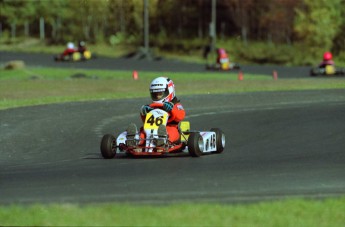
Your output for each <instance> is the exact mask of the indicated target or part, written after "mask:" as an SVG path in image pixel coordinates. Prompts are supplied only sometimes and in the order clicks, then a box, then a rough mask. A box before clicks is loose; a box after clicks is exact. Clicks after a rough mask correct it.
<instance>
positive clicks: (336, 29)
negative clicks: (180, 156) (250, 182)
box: [0, 0, 345, 58]
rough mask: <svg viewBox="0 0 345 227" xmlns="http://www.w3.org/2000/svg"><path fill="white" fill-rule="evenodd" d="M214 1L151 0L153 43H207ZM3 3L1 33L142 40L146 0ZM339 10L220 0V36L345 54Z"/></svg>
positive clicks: (308, 1)
mask: <svg viewBox="0 0 345 227" xmlns="http://www.w3.org/2000/svg"><path fill="white" fill-rule="evenodd" d="M211 1H212V0H149V7H150V8H149V12H150V14H149V15H150V43H151V44H150V46H158V47H159V48H162V49H166V50H170V49H193V48H200V46H202V45H204V44H205V43H207V39H208V38H209V28H210V22H211ZM0 9H1V10H0V19H1V22H0V38H2V39H4V38H7V39H10V40H11V39H12V40H13V39H14V38H16V37H23V36H24V37H36V38H42V39H44V40H45V41H46V42H47V43H65V42H67V41H77V40H86V41H88V42H89V43H100V42H102V43H109V44H112V45H115V44H119V43H127V44H134V45H142V42H143V38H142V36H143V0H73V1H70V0H51V1H46V0H0ZM344 18H345V0H332V1H326V0H260V1H255V0H217V24H216V31H217V40H219V41H220V42H221V41H222V40H229V39H236V40H238V41H241V43H242V44H241V45H244V46H247V45H250V44H251V43H253V42H264V43H266V44H267V45H275V46H277V45H300V46H303V48H304V49H305V50H306V51H308V52H310V53H311V54H313V55H316V54H319V52H320V51H326V50H332V51H334V53H335V54H338V55H344V58H345V54H344V46H345V38H344V35H345V19H344ZM42 30H44V32H43V33H42ZM42 34H43V35H42ZM184 43H188V44H186V45H187V46H186V45H185V44H184Z"/></svg>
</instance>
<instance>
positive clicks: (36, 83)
mask: <svg viewBox="0 0 345 227" xmlns="http://www.w3.org/2000/svg"><path fill="white" fill-rule="evenodd" d="M157 75H167V76H169V77H170V78H171V79H173V81H174V83H175V86H176V92H177V94H178V95H189V94H219V93H238V92H257V91H282V90H285V91H290V90H310V89H340V88H345V83H344V78H305V79H278V80H273V79H272V77H271V76H270V75H269V76H268V75H250V74H246V75H245V76H244V80H243V81H239V80H238V79H237V74H236V73H214V72H213V73H209V72H207V73H176V72H166V73H155V72H139V80H133V78H132V73H131V72H130V71H111V70H82V69H58V68H29V69H18V70H11V71H9V70H0V109H6V108H13V107H20V106H31V105H41V104H50V103H61V102H71V101H89V100H104V99H118V98H137V97H148V95H149V94H148V86H149V83H150V82H151V80H152V79H153V78H155V77H157Z"/></svg>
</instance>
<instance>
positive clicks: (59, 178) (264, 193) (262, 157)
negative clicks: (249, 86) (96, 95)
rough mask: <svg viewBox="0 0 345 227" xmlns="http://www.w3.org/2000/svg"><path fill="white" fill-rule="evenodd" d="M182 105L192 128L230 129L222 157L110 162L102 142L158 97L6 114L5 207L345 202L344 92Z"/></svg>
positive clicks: (1, 159) (209, 99) (0, 156)
mask: <svg viewBox="0 0 345 227" xmlns="http://www.w3.org/2000/svg"><path fill="white" fill-rule="evenodd" d="M1 58H2V59H3V55H2V56H1ZM97 60H98V59H97ZM131 64H132V62H131ZM182 67H183V65H182V66H181V68H182ZM180 98H181V100H182V103H183V105H184V107H185V109H186V111H187V116H188V117H187V120H189V121H190V122H191V127H192V129H196V130H208V129H210V128H212V127H218V128H221V129H222V130H223V131H224V132H225V134H226V139H227V142H226V147H225V150H224V152H223V153H222V154H213V155H206V156H203V157H200V158H192V157H190V156H188V155H181V156H177V157H169V158H144V159H143V158H138V159H133V158H127V157H124V156H120V157H118V158H115V159H111V160H104V159H102V158H101V156H100V153H99V142H100V139H101V137H102V135H103V134H105V133H111V132H116V133H118V132H121V131H123V130H125V128H126V127H127V125H128V123H129V122H135V123H137V124H139V123H140V121H139V116H138V109H139V107H140V106H141V105H142V104H143V103H147V102H148V101H149V100H148V99H131V100H107V101H97V102H75V103H65V104H54V105H42V106H34V107H24V108H15V109H8V110H1V111H0V135H1V136H0V148H1V152H0V204H11V203H37V202H43V203H46V202H47V203H50V202H78V203H84V202H85V203H87V202H114V201H115V202H133V203H150V204H161V203H170V202H186V201H191V202H224V203H235V202H248V201H249V202H251V201H261V200H271V199H274V200H275V199H282V198H286V197H307V198H324V197H330V196H343V195H345V177H344V173H345V90H344V89H339V90H324V91H299V92H258V93H246V94H224V95H198V96H181V97H180Z"/></svg>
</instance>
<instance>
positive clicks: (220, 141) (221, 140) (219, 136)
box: [210, 128, 225, 153]
mask: <svg viewBox="0 0 345 227" xmlns="http://www.w3.org/2000/svg"><path fill="white" fill-rule="evenodd" d="M210 131H211V132H215V133H216V146H217V151H216V153H222V152H223V150H224V147H225V134H224V132H223V131H222V130H220V129H219V128H211V130H210Z"/></svg>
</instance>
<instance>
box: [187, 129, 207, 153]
mask: <svg viewBox="0 0 345 227" xmlns="http://www.w3.org/2000/svg"><path fill="white" fill-rule="evenodd" d="M187 145H188V152H189V154H190V155H191V156H192V157H200V156H201V155H202V152H203V149H204V141H203V140H202V137H201V135H200V133H198V132H192V133H190V134H189V138H188V143H187Z"/></svg>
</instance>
